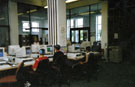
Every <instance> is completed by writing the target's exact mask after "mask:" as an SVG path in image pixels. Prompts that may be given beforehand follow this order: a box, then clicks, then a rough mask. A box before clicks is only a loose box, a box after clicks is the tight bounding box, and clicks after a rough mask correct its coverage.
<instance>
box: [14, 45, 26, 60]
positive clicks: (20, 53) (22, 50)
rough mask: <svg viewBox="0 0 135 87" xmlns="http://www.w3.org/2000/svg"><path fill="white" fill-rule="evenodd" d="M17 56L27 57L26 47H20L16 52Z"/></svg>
mask: <svg viewBox="0 0 135 87" xmlns="http://www.w3.org/2000/svg"><path fill="white" fill-rule="evenodd" d="M16 57H19V58H22V57H26V48H25V47H21V48H19V49H18V50H17V52H16Z"/></svg>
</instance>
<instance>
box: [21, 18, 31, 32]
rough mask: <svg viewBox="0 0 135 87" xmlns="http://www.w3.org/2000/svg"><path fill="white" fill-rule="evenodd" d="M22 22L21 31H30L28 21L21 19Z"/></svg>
mask: <svg viewBox="0 0 135 87" xmlns="http://www.w3.org/2000/svg"><path fill="white" fill-rule="evenodd" d="M22 24H23V32H29V31H30V30H29V28H30V25H29V21H22Z"/></svg>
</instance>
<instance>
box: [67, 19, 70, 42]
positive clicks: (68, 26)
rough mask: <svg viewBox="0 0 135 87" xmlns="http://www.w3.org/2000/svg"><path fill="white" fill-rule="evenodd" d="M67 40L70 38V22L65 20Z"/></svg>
mask: <svg viewBox="0 0 135 87" xmlns="http://www.w3.org/2000/svg"><path fill="white" fill-rule="evenodd" d="M67 38H68V39H69V38H70V20H69V19H67Z"/></svg>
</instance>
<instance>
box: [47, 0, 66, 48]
mask: <svg viewBox="0 0 135 87" xmlns="http://www.w3.org/2000/svg"><path fill="white" fill-rule="evenodd" d="M47 4H48V23H49V24H48V25H49V39H48V40H49V44H52V45H55V44H59V45H61V46H66V41H67V40H66V39H67V38H66V36H67V35H66V32H67V29H66V3H65V0H47Z"/></svg>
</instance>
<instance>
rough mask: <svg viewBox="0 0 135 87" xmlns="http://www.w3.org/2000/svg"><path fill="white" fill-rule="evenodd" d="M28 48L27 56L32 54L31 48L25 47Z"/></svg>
mask: <svg viewBox="0 0 135 87" xmlns="http://www.w3.org/2000/svg"><path fill="white" fill-rule="evenodd" d="M25 48H26V55H30V54H31V49H30V47H25Z"/></svg>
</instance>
